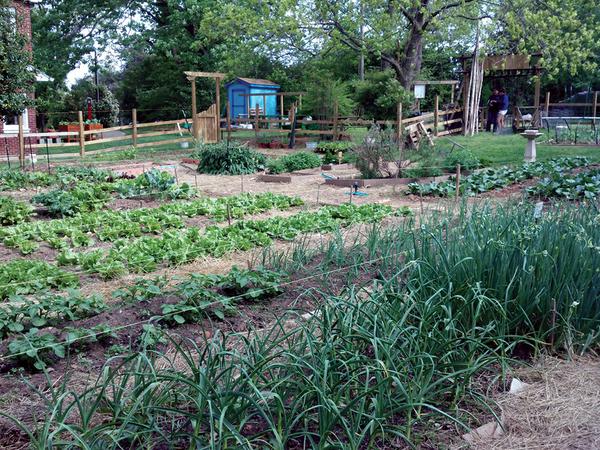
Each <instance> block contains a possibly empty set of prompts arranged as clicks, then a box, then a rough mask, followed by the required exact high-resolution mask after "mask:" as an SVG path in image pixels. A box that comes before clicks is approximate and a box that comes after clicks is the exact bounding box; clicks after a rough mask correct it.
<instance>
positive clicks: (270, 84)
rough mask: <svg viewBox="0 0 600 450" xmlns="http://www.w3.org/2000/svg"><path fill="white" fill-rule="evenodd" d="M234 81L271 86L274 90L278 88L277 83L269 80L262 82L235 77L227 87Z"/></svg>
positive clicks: (256, 79)
mask: <svg viewBox="0 0 600 450" xmlns="http://www.w3.org/2000/svg"><path fill="white" fill-rule="evenodd" d="M236 81H241V82H242V83H246V84H252V85H258V86H272V87H274V88H278V87H279V85H278V84H277V83H274V82H272V81H270V80H263V79H262V78H243V77H237V78H235V79H234V80H232V81H230V82H229V83H227V85H230V84H233V83H235V82H236Z"/></svg>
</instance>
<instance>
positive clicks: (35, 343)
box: [7, 328, 65, 370]
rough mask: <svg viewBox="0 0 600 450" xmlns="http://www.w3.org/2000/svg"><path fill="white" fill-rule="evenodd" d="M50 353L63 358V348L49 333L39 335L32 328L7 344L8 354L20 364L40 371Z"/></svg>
mask: <svg viewBox="0 0 600 450" xmlns="http://www.w3.org/2000/svg"><path fill="white" fill-rule="evenodd" d="M50 353H54V355H55V356H57V357H59V358H64V357H65V346H64V345H63V344H61V343H60V342H59V340H58V339H57V338H56V336H54V335H53V334H51V333H43V334H42V333H39V330H38V329H37V328H32V329H31V330H29V331H28V332H27V333H26V334H24V335H23V337H21V338H17V339H13V340H12V341H11V342H10V343H9V344H8V354H7V356H10V357H12V358H16V359H17V360H19V361H20V362H21V363H22V364H25V365H27V366H31V367H34V368H36V369H38V370H42V369H44V368H45V367H46V365H47V363H48V361H49V355H50Z"/></svg>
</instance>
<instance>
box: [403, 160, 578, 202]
mask: <svg viewBox="0 0 600 450" xmlns="http://www.w3.org/2000/svg"><path fill="white" fill-rule="evenodd" d="M587 164H588V160H587V159H586V158H581V157H573V158H557V159H552V160H549V161H546V162H536V163H525V164H523V166H521V167H520V168H519V169H511V168H509V167H499V168H487V169H484V170H481V171H479V172H477V173H474V174H472V175H469V176H468V177H465V178H464V180H463V182H462V183H461V186H460V189H461V191H460V192H461V194H466V195H475V194H478V193H482V192H487V191H491V190H493V189H499V188H503V187H506V186H509V185H511V184H514V183H518V182H520V181H524V180H527V179H530V178H534V177H540V176H544V175H546V174H548V173H553V174H555V175H556V176H563V174H564V173H566V172H568V171H570V170H571V169H573V168H575V167H580V166H586V165H587ZM408 189H409V193H411V194H418V195H433V196H440V197H446V196H449V195H455V191H456V182H455V181H454V180H452V179H450V180H448V181H442V182H435V181H434V182H431V183H427V184H419V183H410V184H409V185H408Z"/></svg>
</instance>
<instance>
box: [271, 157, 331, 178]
mask: <svg viewBox="0 0 600 450" xmlns="http://www.w3.org/2000/svg"><path fill="white" fill-rule="evenodd" d="M320 165H321V158H319V156H318V155H316V154H314V153H312V152H297V153H292V154H290V155H285V156H281V157H280V158H277V159H275V160H273V159H271V160H269V161H268V162H267V169H268V170H269V172H270V173H283V172H295V171H297V170H302V169H312V168H314V167H319V166H320Z"/></svg>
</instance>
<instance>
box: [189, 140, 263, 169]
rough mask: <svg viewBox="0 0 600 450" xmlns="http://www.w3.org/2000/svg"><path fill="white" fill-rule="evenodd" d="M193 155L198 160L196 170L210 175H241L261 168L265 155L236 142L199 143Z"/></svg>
mask: <svg viewBox="0 0 600 450" xmlns="http://www.w3.org/2000/svg"><path fill="white" fill-rule="evenodd" d="M193 156H194V157H196V158H198V159H199V160H200V163H199V164H198V172H200V173H207V174H211V175H243V174H251V173H255V172H258V171H259V170H263V169H264V167H265V163H266V157H265V156H264V155H263V154H262V153H258V152H256V151H254V150H252V149H250V148H248V147H246V146H243V145H237V144H227V143H226V142H222V143H220V144H200V145H198V147H197V149H196V152H195V153H194V154H193Z"/></svg>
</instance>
